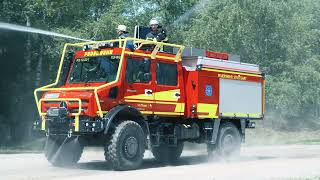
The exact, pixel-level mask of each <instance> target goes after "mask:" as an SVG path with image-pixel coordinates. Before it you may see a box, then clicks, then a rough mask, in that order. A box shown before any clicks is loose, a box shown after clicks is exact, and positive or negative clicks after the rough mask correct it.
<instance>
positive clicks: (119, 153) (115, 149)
mask: <svg viewBox="0 0 320 180" xmlns="http://www.w3.org/2000/svg"><path fill="white" fill-rule="evenodd" d="M145 144H146V138H145V135H144V132H143V130H142V128H141V126H140V125H139V124H138V123H136V122H134V121H123V122H122V123H120V124H119V125H118V126H117V127H116V129H115V131H114V133H113V135H112V138H111V140H110V142H109V143H107V146H106V147H105V158H106V160H107V161H108V162H109V163H111V165H112V167H113V169H115V170H131V169H137V168H138V167H140V165H141V164H142V160H143V154H144V151H145Z"/></svg>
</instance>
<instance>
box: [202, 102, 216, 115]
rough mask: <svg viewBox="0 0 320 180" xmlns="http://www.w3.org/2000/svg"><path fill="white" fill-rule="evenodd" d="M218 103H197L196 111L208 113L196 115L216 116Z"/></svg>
mask: <svg viewBox="0 0 320 180" xmlns="http://www.w3.org/2000/svg"><path fill="white" fill-rule="evenodd" d="M217 110H218V104H206V103H198V106H197V112H198V113H208V115H198V117H199V118H217V117H218V116H216V114H217Z"/></svg>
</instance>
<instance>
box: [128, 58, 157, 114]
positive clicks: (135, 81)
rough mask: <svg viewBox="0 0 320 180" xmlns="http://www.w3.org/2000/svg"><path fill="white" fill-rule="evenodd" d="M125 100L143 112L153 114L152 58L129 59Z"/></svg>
mask: <svg viewBox="0 0 320 180" xmlns="http://www.w3.org/2000/svg"><path fill="white" fill-rule="evenodd" d="M125 76H126V77H125V79H126V80H125V83H124V87H125V90H124V100H125V102H126V104H129V105H131V106H133V107H135V108H137V109H138V110H139V111H141V112H142V113H143V114H153V112H152V108H153V107H152V106H153V103H154V83H153V82H152V77H151V60H150V59H146V58H141V57H133V58H128V59H127V64H126V75H125Z"/></svg>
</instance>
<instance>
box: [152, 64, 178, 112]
mask: <svg viewBox="0 0 320 180" xmlns="http://www.w3.org/2000/svg"><path fill="white" fill-rule="evenodd" d="M155 70H156V81H155V93H154V98H155V105H154V107H153V110H154V114H157V115H183V114H184V103H183V99H184V97H183V96H184V93H183V92H181V88H180V86H182V84H183V78H182V67H181V65H180V66H179V65H178V64H177V63H175V62H170V61H159V60H158V61H156V63H155Z"/></svg>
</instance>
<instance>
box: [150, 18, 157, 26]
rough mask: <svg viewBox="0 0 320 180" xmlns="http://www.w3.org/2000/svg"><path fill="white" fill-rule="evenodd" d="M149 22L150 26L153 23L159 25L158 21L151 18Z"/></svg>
mask: <svg viewBox="0 0 320 180" xmlns="http://www.w3.org/2000/svg"><path fill="white" fill-rule="evenodd" d="M149 24H150V26H151V25H154V24H156V25H159V21H158V20H156V19H151V20H150V23H149Z"/></svg>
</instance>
